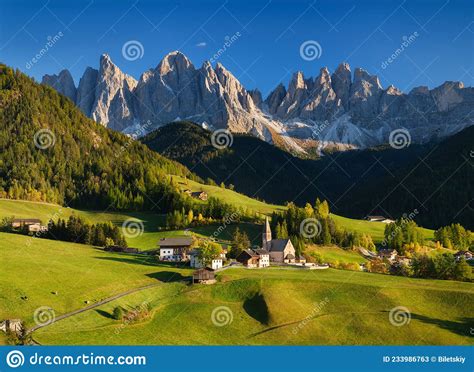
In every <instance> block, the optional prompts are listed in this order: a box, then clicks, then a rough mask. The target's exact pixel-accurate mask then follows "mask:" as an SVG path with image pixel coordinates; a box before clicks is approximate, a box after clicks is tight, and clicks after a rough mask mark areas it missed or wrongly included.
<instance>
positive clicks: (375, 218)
mask: <svg viewBox="0 0 474 372" xmlns="http://www.w3.org/2000/svg"><path fill="white" fill-rule="evenodd" d="M365 219H366V220H367V221H369V222H382V223H386V224H389V223H394V222H395V221H394V220H392V219H390V218H386V217H384V216H366V217H365Z"/></svg>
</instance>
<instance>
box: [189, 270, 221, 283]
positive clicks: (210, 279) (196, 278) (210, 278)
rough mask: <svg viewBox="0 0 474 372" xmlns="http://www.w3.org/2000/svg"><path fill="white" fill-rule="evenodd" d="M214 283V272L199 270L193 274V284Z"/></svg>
mask: <svg viewBox="0 0 474 372" xmlns="http://www.w3.org/2000/svg"><path fill="white" fill-rule="evenodd" d="M215 282H216V277H215V275H214V270H212V269H207V268H206V269H199V270H196V271H195V272H194V273H193V284H213V283H215Z"/></svg>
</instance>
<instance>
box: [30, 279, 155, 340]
mask: <svg viewBox="0 0 474 372" xmlns="http://www.w3.org/2000/svg"><path fill="white" fill-rule="evenodd" d="M160 285H163V283H153V284H149V285H147V286H144V287H139V288H134V289H129V290H128V291H126V292H122V293H118V294H116V295H114V296H112V297H107V298H105V299H103V300H101V301H99V302H96V303H95V304H92V305H89V306H86V307H83V308H81V309H78V310H74V311H71V312H69V313H66V314H63V315H60V316H58V317H55V318H54V320H53V321H52V322H49V323H45V324H39V325H36V326H34V327H33V328H30V329H29V330H28V331H27V333H28V334H30V333H33V332H34V331H36V330H38V329H40V328H43V327H47V326H49V325H51V324H53V323H56V322H59V321H60V320H63V319H66V318H69V317H71V316H74V315H77V314H80V313H83V312H85V311H89V310H91V309H95V308H96V307H99V306H102V305H104V304H107V303H109V302H112V301H114V300H116V299H118V298H121V297H124V296H127V295H129V294H132V293H135V292H139V291H143V290H145V289H148V288H153V287H158V286H160Z"/></svg>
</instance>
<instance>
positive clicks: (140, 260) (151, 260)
mask: <svg viewBox="0 0 474 372" xmlns="http://www.w3.org/2000/svg"><path fill="white" fill-rule="evenodd" d="M117 255H118V257H94V258H97V259H99V260H106V261H116V262H122V263H127V264H132V265H144V266H158V262H157V261H156V258H155V257H152V256H149V257H147V256H134V257H135V258H131V257H130V255H125V254H124V255H120V254H119V253H118V254H117Z"/></svg>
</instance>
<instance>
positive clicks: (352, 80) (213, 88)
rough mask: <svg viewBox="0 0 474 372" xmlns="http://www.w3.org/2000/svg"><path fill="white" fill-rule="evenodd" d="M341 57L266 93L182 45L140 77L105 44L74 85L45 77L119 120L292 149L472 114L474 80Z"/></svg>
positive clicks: (463, 119) (431, 130) (367, 138)
mask: <svg viewBox="0 0 474 372" xmlns="http://www.w3.org/2000/svg"><path fill="white" fill-rule="evenodd" d="M353 75H354V76H353V77H352V72H351V69H350V66H349V65H348V64H347V63H342V64H340V65H339V67H338V68H337V69H336V71H334V73H332V74H330V72H329V70H328V69H327V68H326V67H324V68H321V70H320V74H319V75H318V76H317V77H316V78H305V77H304V75H303V73H302V72H296V73H295V74H294V75H293V77H292V79H291V81H290V82H289V84H288V87H287V88H285V86H283V85H282V84H280V85H278V86H277V87H276V88H275V90H273V91H272V92H271V93H270V94H269V95H268V97H267V98H266V99H263V98H262V95H261V93H260V91H259V90H258V89H254V90H249V91H247V90H246V89H245V87H244V86H243V85H242V84H241V83H240V82H239V81H238V79H237V78H236V77H235V76H233V75H232V74H231V73H230V72H229V71H228V70H226V69H225V67H224V66H222V65H221V64H220V63H217V64H216V66H215V67H212V66H211V64H210V63H209V62H205V63H204V64H203V65H202V67H200V68H196V67H195V66H194V65H193V64H192V63H191V61H190V60H189V59H188V58H187V57H186V56H185V55H184V54H182V53H181V52H172V53H169V54H168V55H166V56H165V57H164V58H163V60H162V61H161V62H160V63H159V64H158V66H157V67H156V68H154V69H150V70H148V71H146V72H145V73H143V74H142V76H141V77H140V79H139V80H138V81H136V80H135V79H134V78H132V77H130V76H128V75H127V74H125V73H123V72H122V71H121V70H120V69H119V68H118V67H117V66H116V65H115V64H114V63H113V62H112V61H111V59H110V57H109V56H108V55H107V54H104V55H102V56H101V58H100V66H99V69H98V70H96V69H93V68H90V67H88V68H87V69H86V71H85V72H84V75H83V76H82V78H81V79H80V82H79V86H78V87H77V88H76V87H75V86H74V82H73V80H72V77H71V74H70V73H69V72H68V71H67V70H63V71H61V72H60V73H59V75H46V76H44V78H43V83H45V84H48V85H50V86H52V87H54V88H56V89H57V90H58V91H59V92H60V93H62V94H64V95H66V96H67V97H69V98H70V99H71V100H72V101H74V102H75V103H76V105H77V106H79V107H80V108H81V110H82V111H83V112H84V113H85V114H86V115H88V116H89V117H91V118H93V119H94V120H96V121H97V122H100V123H102V124H103V125H106V126H108V127H110V128H112V129H115V130H118V131H123V132H125V133H133V132H135V131H137V130H139V132H141V129H140V127H139V126H140V125H143V124H144V123H148V122H150V123H151V125H147V126H146V131H147V132H149V131H151V130H153V129H154V128H156V127H159V126H161V125H164V124H166V123H169V122H172V121H175V120H184V119H186V120H191V121H194V122H196V123H199V124H201V125H203V126H205V127H211V128H216V129H217V128H228V129H229V130H231V131H232V132H237V133H250V134H253V135H256V136H258V137H260V138H262V139H264V140H266V141H267V142H270V143H278V144H281V145H282V146H284V147H286V148H287V149H289V150H291V151H292V152H296V153H301V154H302V153H305V152H306V149H307V148H309V147H316V146H317V147H318V149H319V150H322V149H328V148H330V149H336V150H346V149H352V148H367V147H372V146H376V145H380V144H383V143H387V142H388V139H389V134H390V132H391V131H392V130H395V129H399V128H406V129H407V130H409V132H410V135H411V141H412V142H413V143H425V142H429V141H431V140H433V139H439V138H443V137H446V136H449V135H452V134H454V133H456V132H458V131H460V130H461V129H463V128H465V127H468V126H470V125H472V124H473V123H474V113H473V110H472V108H474V89H473V88H471V87H468V88H465V87H464V86H463V84H462V83H461V82H445V83H444V84H442V85H441V86H439V87H437V88H434V89H432V90H429V89H428V88H427V87H417V88H414V89H413V90H412V91H411V92H410V93H408V94H406V93H402V92H401V91H400V90H398V89H397V88H395V87H394V86H389V87H388V88H386V89H383V87H382V86H381V84H380V81H379V79H378V77H377V76H375V75H370V74H369V73H368V72H366V71H365V70H363V69H361V68H356V69H355V71H354V74H353Z"/></svg>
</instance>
